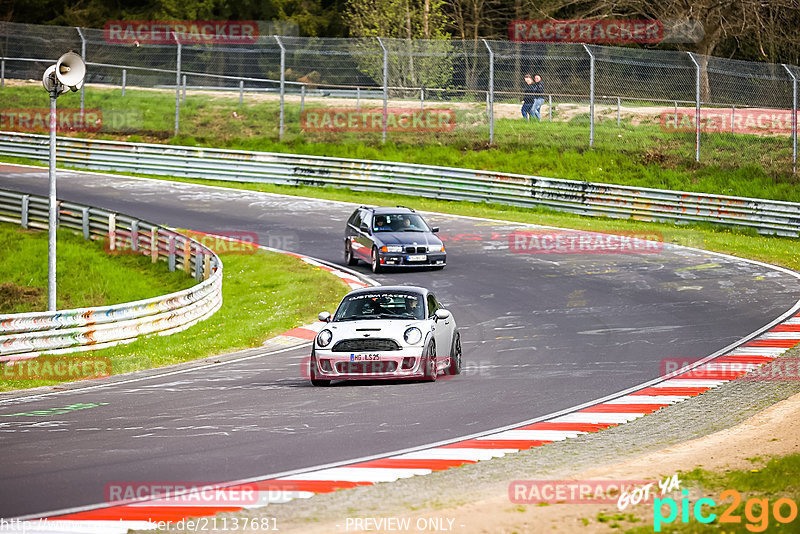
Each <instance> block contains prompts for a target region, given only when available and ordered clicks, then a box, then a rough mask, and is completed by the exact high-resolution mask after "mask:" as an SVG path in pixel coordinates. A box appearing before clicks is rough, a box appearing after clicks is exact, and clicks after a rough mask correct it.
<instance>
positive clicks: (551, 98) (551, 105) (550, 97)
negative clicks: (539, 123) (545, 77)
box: [547, 95, 553, 122]
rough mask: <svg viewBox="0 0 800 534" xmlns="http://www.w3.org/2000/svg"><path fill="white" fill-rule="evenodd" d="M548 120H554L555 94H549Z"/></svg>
mask: <svg viewBox="0 0 800 534" xmlns="http://www.w3.org/2000/svg"><path fill="white" fill-rule="evenodd" d="M547 120H548V121H549V122H553V95H547Z"/></svg>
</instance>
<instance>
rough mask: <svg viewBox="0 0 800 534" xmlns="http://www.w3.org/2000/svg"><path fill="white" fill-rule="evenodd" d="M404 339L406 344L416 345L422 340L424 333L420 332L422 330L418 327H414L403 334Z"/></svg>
mask: <svg viewBox="0 0 800 534" xmlns="http://www.w3.org/2000/svg"><path fill="white" fill-rule="evenodd" d="M403 339H405V340H406V343H408V344H409V345H416V344H417V343H419V342H420V341H421V340H422V331H420V329H419V328H417V327H416V326H412V327H411V328H409V329H408V330H406V331H405V333H404V334H403Z"/></svg>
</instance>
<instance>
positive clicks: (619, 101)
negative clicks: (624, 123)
mask: <svg viewBox="0 0 800 534" xmlns="http://www.w3.org/2000/svg"><path fill="white" fill-rule="evenodd" d="M620 106H621V100H620V98H619V97H617V128H619V108H620Z"/></svg>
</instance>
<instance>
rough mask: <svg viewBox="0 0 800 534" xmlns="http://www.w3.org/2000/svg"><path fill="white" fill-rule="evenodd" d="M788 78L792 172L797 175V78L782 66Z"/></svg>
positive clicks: (787, 68)
mask: <svg viewBox="0 0 800 534" xmlns="http://www.w3.org/2000/svg"><path fill="white" fill-rule="evenodd" d="M783 68H784V69H786V72H788V73H789V76H791V77H792V172H793V173H795V174H796V173H797V76H795V75H794V73H793V72H792V71H791V69H789V67H787V66H786V64H784V65H783Z"/></svg>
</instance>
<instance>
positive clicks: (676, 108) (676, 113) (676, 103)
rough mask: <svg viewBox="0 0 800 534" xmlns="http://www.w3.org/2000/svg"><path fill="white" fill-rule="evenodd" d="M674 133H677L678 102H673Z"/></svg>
mask: <svg viewBox="0 0 800 534" xmlns="http://www.w3.org/2000/svg"><path fill="white" fill-rule="evenodd" d="M675 131H678V101H677V100H676V101H675Z"/></svg>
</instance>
